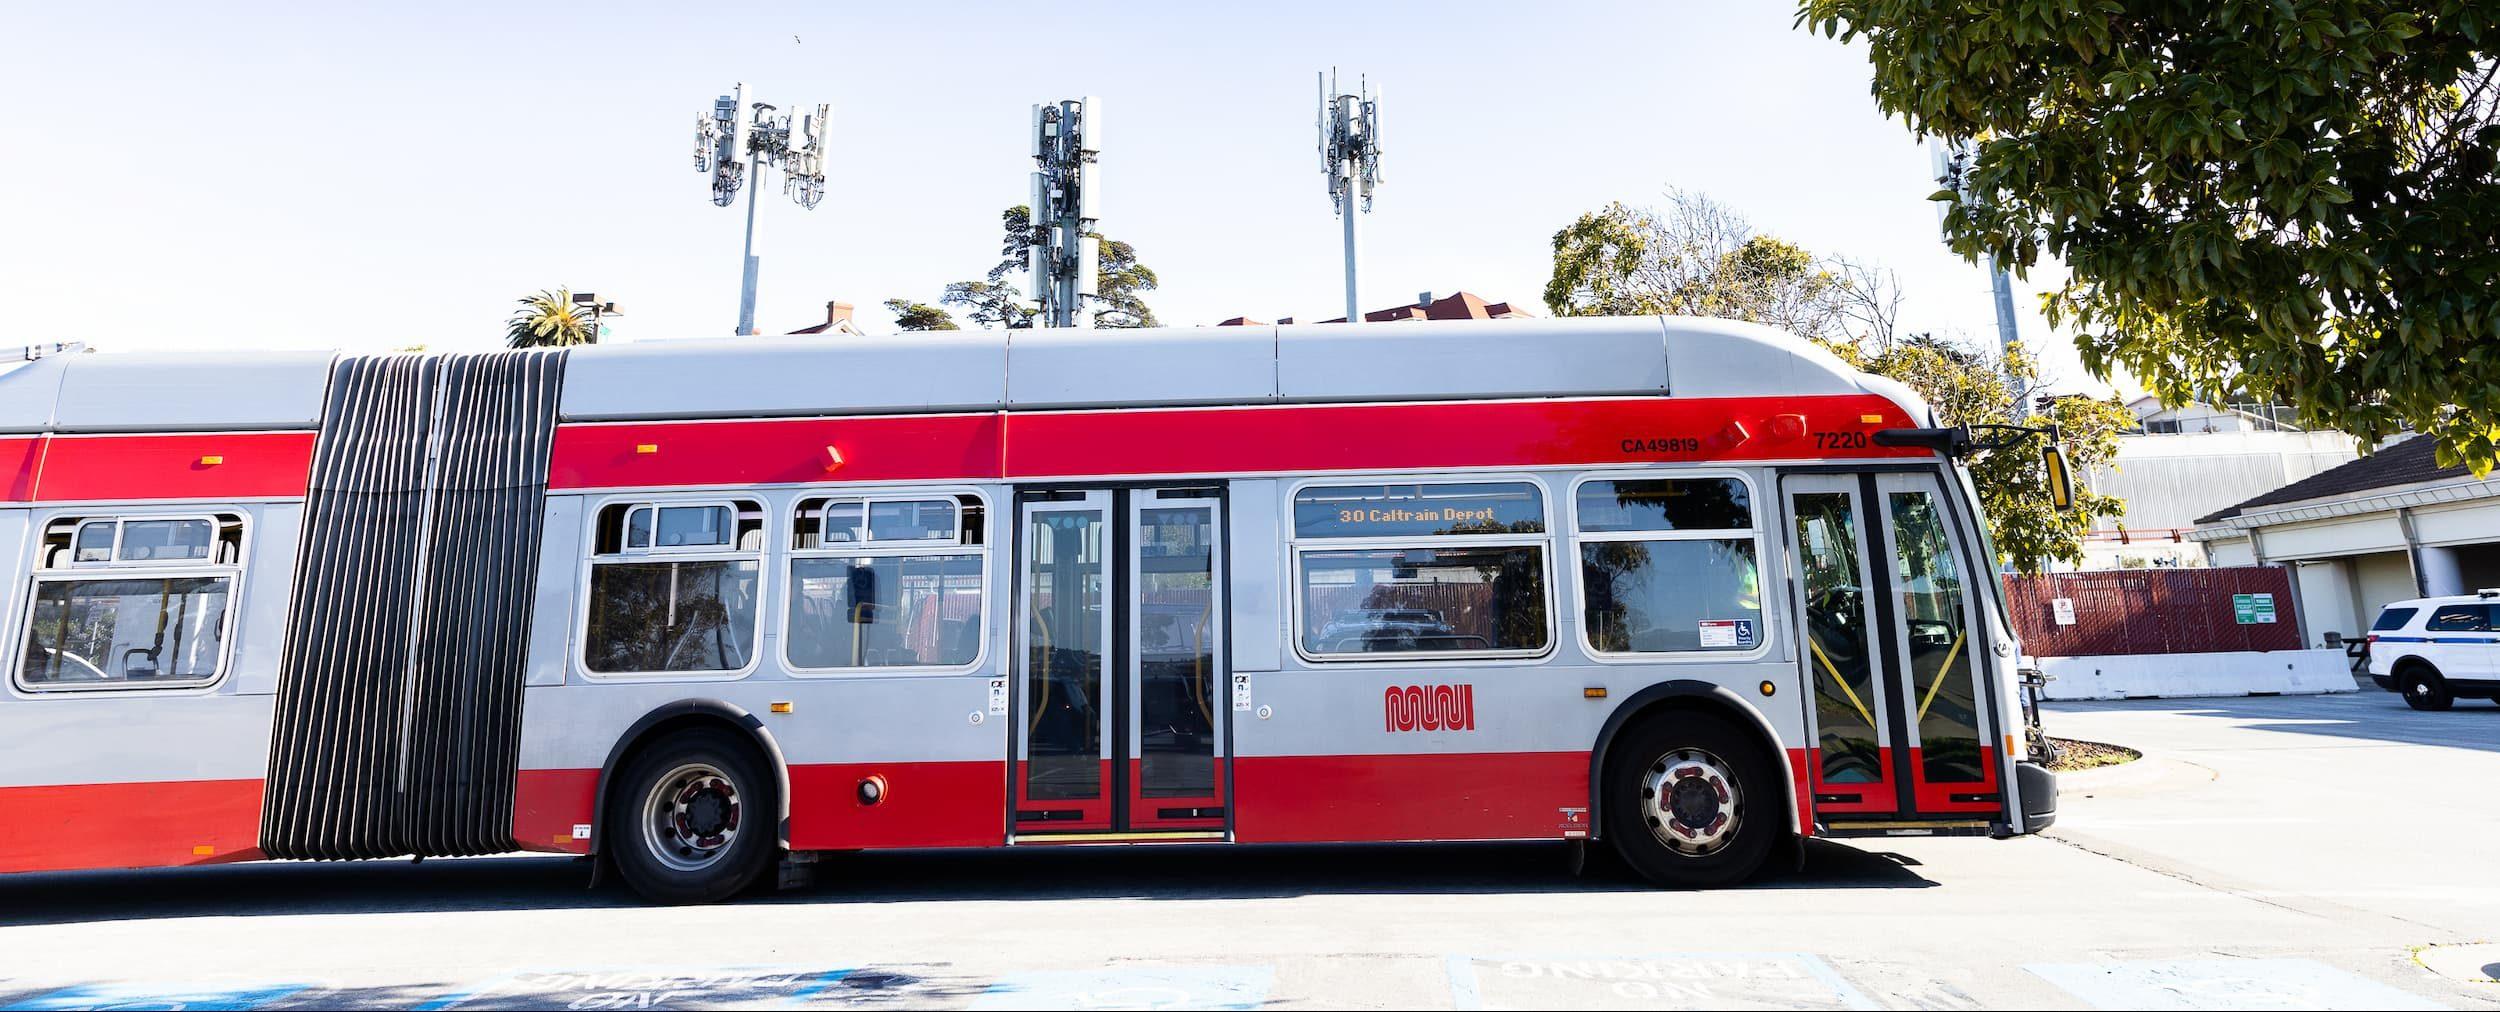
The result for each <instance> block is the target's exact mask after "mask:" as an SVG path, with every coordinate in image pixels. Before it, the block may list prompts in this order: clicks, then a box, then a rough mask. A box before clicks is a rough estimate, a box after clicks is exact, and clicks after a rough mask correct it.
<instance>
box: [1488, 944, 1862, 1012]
mask: <svg viewBox="0 0 2500 1012" xmlns="http://www.w3.org/2000/svg"><path fill="white" fill-rule="evenodd" d="M1479 962H1490V963H1514V964H1541V965H1546V966H1558V967H1562V968H1569V969H1586V970H1589V971H1590V972H1588V973H1587V974H1585V975H1583V974H1572V976H1577V977H1579V978H1580V979H1579V980H1576V981H1572V982H1571V983H1574V984H1576V983H1582V982H1586V981H1590V980H1607V981H1609V982H1612V983H1620V984H1629V985H1633V986H1635V987H1637V988H1640V989H1641V991H1642V993H1639V994H1633V995H1624V994H1621V993H1618V994H1616V995H1614V997H1618V998H1625V999H1627V1000H1633V999H1637V1000H1640V1001H1642V1002H1643V1003H1644V1004H1647V1005H1653V1006H1657V1007H1672V1006H1668V1005H1667V1004H1666V1002H1667V1001H1668V1000H1670V999H1673V998H1677V997H1686V998H1693V999H1695V1000H1698V1001H1702V1002H1703V1003H1704V1004H1705V1005H1706V1006H1708V1007H1718V1006H1722V1005H1726V1004H1733V1003H1732V1002H1730V1001H1729V1000H1728V998H1727V996H1725V995H1713V996H1711V997H1708V998H1701V997H1700V996H1698V995H1696V994H1691V993H1688V992H1692V991H1693V990H1694V985H1693V984H1692V983H1691V981H1692V980H1693V979H1694V978H1690V977H1682V976H1679V975H1676V974H1674V973H1672V972H1665V973H1663V974H1662V973H1661V971H1662V969H1663V968H1662V967H1660V966H1659V964H1668V965H1669V966H1674V965H1676V964H1683V965H1686V966H1693V967H1702V968H1709V967H1717V968H1725V967H1729V966H1741V965H1742V964H1746V963H1752V964H1756V965H1757V966H1763V965H1770V964H1782V963H1784V964H1788V965H1791V966H1794V967H1796V968H1797V969H1801V970H1804V971H1805V973H1806V975H1807V976H1808V977H1810V978H1812V979H1813V981H1814V982H1815V983H1816V984H1819V985H1821V986H1822V987H1823V988H1825V989H1827V990H1828V992H1829V993H1828V994H1827V995H1817V996H1813V997H1815V998H1816V999H1818V1000H1822V1001H1831V1002H1837V1003H1839V1004H1840V1005H1841V1006H1842V1007H1844V1008H1852V1009H1880V1008H1882V1007H1883V1006H1882V1005H1879V1004H1876V1002H1875V1001H1874V1000H1873V999H1871V998H1868V997H1867V996H1866V995H1865V994H1863V993H1860V992H1859V991H1858V989H1857V988H1856V987H1854V986H1852V985H1851V984H1850V983H1849V982H1848V981H1847V980H1845V979H1843V978H1842V977H1841V976H1840V974H1839V973H1837V972H1834V971H1833V970H1832V968H1831V966H1830V964H1827V963H1825V962H1823V960H1822V959H1821V958H1819V957H1816V956H1813V955H1809V954H1807V953H1802V952H1657V953H1642V954H1637V955H1590V954H1588V953H1569V954H1560V955H1557V954H1554V953H1531V954H1525V955H1520V954H1510V955H1489V956H1488V955H1466V954H1452V955H1450V956H1449V957H1447V958H1446V959H1445V960H1444V963H1445V965H1446V966H1447V967H1448V972H1449V977H1450V1004H1451V1006H1452V1007H1454V1008H1458V1009H1462V1010H1464V1009H1482V1008H1485V1007H1486V1005H1485V999H1484V985H1483V981H1482V980H1481V979H1480V978H1479V977H1478V976H1477V974H1476V964H1477V963H1479ZM1614 970H1620V971H1621V972H1620V973H1613V972H1611V971H1614ZM1550 979H1551V980H1553V981H1554V982H1555V983H1556V984H1558V985H1560V984H1562V983H1563V979H1564V975H1563V974H1559V973H1557V974H1554V975H1552V977H1551V978H1550ZM1566 986H1567V985H1566ZM1553 989H1556V988H1548V990H1553ZM1560 997H1561V996H1560V995H1556V996H1554V998H1549V999H1548V1000H1545V1001H1540V1002H1536V1003H1534V1006H1532V1007H1535V1006H1553V1005H1557V1004H1560V1003H1559V1002H1558V1001H1557V1000H1555V999H1558V998H1560ZM1797 997H1803V996H1797Z"/></svg>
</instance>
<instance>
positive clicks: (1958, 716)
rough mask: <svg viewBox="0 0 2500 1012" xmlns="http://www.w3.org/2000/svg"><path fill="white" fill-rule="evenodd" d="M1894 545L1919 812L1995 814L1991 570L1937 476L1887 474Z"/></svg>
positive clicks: (1887, 515)
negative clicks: (1986, 622) (1982, 606)
mask: <svg viewBox="0 0 2500 1012" xmlns="http://www.w3.org/2000/svg"><path fill="white" fill-rule="evenodd" d="M1878 484H1879V487H1880V488H1881V489H1882V494H1883V498H1884V511H1885V512H1884V520H1885V525H1884V526H1885V530H1886V535H1887V540H1888V541H1889V542H1890V543H1891V546H1892V550H1891V560H1890V561H1891V564H1892V570H1893V573H1894V578H1893V587H1894V595H1893V607H1892V609H1891V610H1892V612H1893V615H1894V619H1893V621H1894V623H1895V625H1894V631H1895V633H1896V634H1897V635H1898V637H1899V639H1900V642H1901V647H1900V650H1901V653H1900V656H1899V663H1900V666H1901V670H1902V672H1903V676H1902V679H1901V680H1902V682H1903V685H1902V689H1903V700H1902V704H1903V707H1904V712H1905V713H1907V714H1909V715H1910V720H1909V724H1910V729H1911V732H1912V737H1911V740H1910V742H1909V745H1910V772H1911V783H1912V787H1913V792H1912V793H1913V800H1914V801H1915V803H1916V805H1917V807H1918V810H1919V811H1921V812H1993V811H1995V810H1997V809H1998V808H2000V807H2002V801H2001V798H2000V796H1999V793H1998V787H1997V773H1996V767H1997V763H1996V758H1997V757H1996V750H1995V749H1994V748H1991V747H1990V746H1989V741H1990V737H1989V736H1990V734H1991V733H1992V729H1991V728H1990V727H1989V726H1988V722H1987V721H1986V720H1985V719H1984V718H1983V717H1982V714H1983V713H1984V712H1985V710H1984V708H1983V707H1982V706H1981V700H1982V699H1983V698H1984V697H1983V696H1982V694H1981V692H1980V684H1979V680H1978V672H1979V671H1981V670H1982V669H1983V668H1984V666H1983V665H1981V664H1980V663H1979V662H1978V660H1977V657H1976V655H1977V653H1978V651H1979V649H1980V647H1981V644H1980V639H1981V637H1980V636H1979V635H1977V634H1976V631H1975V630H1974V628H1973V625H1974V609H1975V607H1976V605H1977V602H1976V601H1975V600H1973V595H1974V594H1976V593H1984V592H1985V591H1984V589H1983V588H1981V587H1977V586H1974V585H1973V584H1972V583H1971V581H1972V579H1974V578H1977V579H1986V578H1988V576H1987V574H1986V572H1985V571H1984V570H1977V569H1976V568H1975V567H1972V566H1970V565H1968V564H1967V560H1965V559H1964V558H1963V555H1964V553H1963V552H1962V551H1961V544H1962V542H1961V541H1960V539H1958V538H1956V537H1955V536H1954V535H1955V532H1954V529H1953V527H1952V526H1951V523H1952V521H1951V518H1950V517H1949V516H1947V515H1946V512H1945V509H1944V503H1943V500H1942V497H1941V494H1940V492H1939V491H1938V489H1937V486H1936V481H1935V478H1934V477H1933V476H1930V475H1923V474H1887V475H1882V476H1880V478H1879V480H1878Z"/></svg>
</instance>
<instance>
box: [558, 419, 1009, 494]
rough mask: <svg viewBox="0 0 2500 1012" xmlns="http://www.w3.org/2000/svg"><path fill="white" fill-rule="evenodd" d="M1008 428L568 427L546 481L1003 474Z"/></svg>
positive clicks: (976, 424) (654, 482) (873, 422)
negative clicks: (1000, 455) (1003, 443)
mask: <svg viewBox="0 0 2500 1012" xmlns="http://www.w3.org/2000/svg"><path fill="white" fill-rule="evenodd" d="M1000 432H1001V425H1000V422H999V416H998V415H995V414H980V415H918V416H910V417H895V418H804V419H779V420H768V421H740V422H635V423H602V424H596V425H565V426H560V427H558V428H557V429H556V439H555V451H554V454H553V460H552V461H551V462H550V466H549V469H548V478H547V484H548V486H549V487H551V488H558V489H568V488H645V487H659V486H668V485H764V484H781V483H791V482H819V481H908V480H918V479H936V478H995V477H997V476H998V452H999V445H1000V444H999V434H1000ZM836 453H839V455H840V456H839V458H838V459H837V457H836V456H835V454H836Z"/></svg>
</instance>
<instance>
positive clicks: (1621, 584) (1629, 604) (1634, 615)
mask: <svg viewBox="0 0 2500 1012" xmlns="http://www.w3.org/2000/svg"><path fill="white" fill-rule="evenodd" d="M1572 520H1573V535H1574V537H1575V538H1576V539H1577V541H1578V544H1579V549H1580V560H1579V561H1580V589H1581V599H1580V619H1581V632H1582V634H1583V635H1584V637H1585V640H1584V642H1585V643H1586V644H1587V646H1588V649H1589V650H1590V651H1591V652H1593V653H1598V654H1657V653H1685V652H1701V651H1707V652H1719V651H1729V652H1738V653H1742V652H1748V651H1751V650H1754V649H1755V648H1757V647H1759V646H1761V645H1762V643H1763V639H1764V637H1763V629H1762V579H1761V573H1760V571H1759V569H1758V560H1759V559H1760V556H1761V531H1760V528H1759V527H1758V526H1757V525H1756V522H1755V519H1754V510H1753V496H1752V492H1751V490H1750V489H1748V488H1747V487H1746V485H1745V482H1744V481H1743V480H1742V479H1738V478H1729V477H1696V478H1639V479H1634V478H1616V479H1599V480H1590V481H1584V482H1582V483H1580V486H1579V488H1578V490H1577V491H1576V492H1575V493H1574V494H1573V496H1572Z"/></svg>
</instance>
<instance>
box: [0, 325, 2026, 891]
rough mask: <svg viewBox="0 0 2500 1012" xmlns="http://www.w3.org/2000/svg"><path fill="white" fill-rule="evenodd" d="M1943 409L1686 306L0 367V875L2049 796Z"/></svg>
mask: <svg viewBox="0 0 2500 1012" xmlns="http://www.w3.org/2000/svg"><path fill="white" fill-rule="evenodd" d="M1949 436H1950V434H1949V433H1945V432H1943V431H1941V430H1937V429H1936V428H1934V423H1933V419H1932V418H1931V417H1930V415H1929V411H1928V409H1927V408H1926V406H1925V405H1923V404H1922V403H1920V402H1919V401H1918V399H1917V398H1915V397H1914V396H1912V395H1911V394H1910V393H1909V392H1908V391H1907V390H1905V389H1904V388H1902V387H1901V386H1899V385H1897V384H1894V383H1891V382H1889V381H1886V380H1883V379H1880V378H1877V377H1872V376H1868V375H1864V374H1861V373H1858V372H1855V371H1853V370H1851V369H1850V368H1848V367H1847V366H1845V365H1844V364H1842V363H1841V362H1840V361H1838V360H1837V359H1835V358H1834V357H1832V356H1831V355H1829V354H1826V353H1824V352H1823V351H1821V350H1819V349H1817V348H1815V347H1813V346H1811V345H1810V344H1807V343H1805V342H1802V341H1799V340H1797V339H1795V338H1792V337H1789V336H1787V335H1783V334H1780V333H1777V332H1774V331H1771V330H1767V329H1764V328H1760V327H1754V326H1749V325H1743V324H1735V323H1727V322H1721V321H1707V320H1691V319H1678V318H1665V319H1660V318H1624V319H1573V320H1503V321H1464V322H1451V323H1394V324H1377V325H1374V324H1358V325H1352V326H1348V325H1324V326H1295V325H1285V326H1259V327H1226V328H1201V329H1187V330H1144V331H1080V330H1022V331H1012V332H966V333H945V334H936V333H930V334H909V335H903V336H897V337H888V338H842V339H825V338H818V337H809V338H740V339H729V340H705V341H674V342H655V343H642V344H631V345H621V346H608V347H587V348H579V349H573V350H570V351H553V352H511V353H496V354H481V355H385V356H362V355H345V356H342V355H334V354H328V353H323V354H286V353H269V354H215V355H153V354H150V355H138V354H132V355H107V354H82V355H61V356H54V357H48V358H42V359H39V360H36V361H32V362H30V363H28V364H25V365H23V366H20V367H18V368H16V369H15V370H13V371H10V372H7V373H5V374H0V573H5V574H9V579H10V580H11V581H12V587H13V588H14V589H13V591H12V592H11V593H9V594H7V595H5V597H4V598H0V625H5V628H6V633H5V638H0V665H5V667H6V669H7V670H8V672H9V681H8V686H7V689H6V692H5V693H4V694H0V742H6V743H7V747H6V749H5V751H4V752H0V811H6V812H8V813H9V815H8V817H7V818H6V819H0V872H24V871H41V870H51V869H71V868H99V867H139V866H157V865H178V864H199V863H213V862H226V861H243V860H254V859H260V858H293V859H341V858H383V857H393V856H404V855H418V856H434V855H464V854H485V853H497V852H508V851H513V850H535V851H551V852H564V853H574V854H596V855H598V856H599V858H600V860H601V861H603V862H606V863H607V864H608V865H610V866H612V867H613V868H614V869H615V870H616V871H617V872H619V873H620V874H621V875H622V877H623V878H624V879H625V880H626V881H627V882H629V883H630V884H631V885H632V886H633V887H634V888H636V889H637V890H639V891H641V892H642V893H643V894H645V895H646V896H649V897H651V898H653V899H656V900H662V901H705V900H715V899H719V898H723V897H726V896H729V895H731V894H733V893H735V892H736V891H738V890H739V889H741V888H743V887H745V886H747V885H748V884H749V883H751V882H754V881H757V880H758V879H759V878H760V877H762V876H764V875H765V874H766V873H767V872H769V871H770V870H771V869H773V868H774V867H775V862H777V861H787V862H804V861H805V860H807V859H808V858H810V857H812V856H813V855H814V854H817V853H821V852H826V851H847V850H857V849H864V848H952V847H1001V846H1035V845H1052V844H1097V843H1109V842H1123V843H1140V844H1144V843H1166V842H1195V843H1240V844H1248V843H1278V842H1298V843H1318V842H1350V841H1437V840H1589V841H1603V842H1604V843H1607V844H1610V845H1612V846H1614V847H1615V848H1617V849H1618V850H1619V851H1620V852H1621V853H1622V854H1623V856H1624V857H1625V858H1626V859H1627V861H1628V862H1629V863H1630V864H1631V865H1632V866H1633V867H1634V868H1635V869H1637V870H1638V871H1639V872H1641V873H1642V874H1643V875H1645V876H1647V877H1649V878H1650V879H1653V880H1655V881H1657V882H1660V883H1665V884H1675V885H1710V884H1721V883H1728V882H1733V881H1737V880H1739V879H1742V878H1744V877H1745V876H1747V875H1749V874H1750V873H1752V872H1753V871H1754V870H1755V869H1756V868H1758V867H1759V866H1760V865H1762V863H1763V862H1764V861H1765V860H1766V858H1767V857H1769V856H1770V855H1772V854H1773V853H1774V852H1793V848H1794V844H1795V841H1796V840H1798V839H1800V838H1802V837H1805V836H1809V835H1824V836H1839V837H1846V836H1855V835H1878V834H1880V835H1898V834H1903V833H1933V834H1970V835H1994V836H2009V835H2014V834H2020V833H2027V832H2032V831H2036V830H2038V829H2039V828H2041V827H2043V826H2045V825H2046V824H2047V823H2048V821H2049V820H2050V819H2051V818H2053V817H2054V813H2055V800H2056V790H2055V785H2054V781H2053V780H2052V779H2051V777H2050V776H2049V774H2048V773H2047V771H2046V770H2044V769H2043V768H2041V767H2040V766H2038V765H2035V764H2033V763H2030V762H2028V761H2025V753H2024V751H2023V749H2022V747H2021V743H2022V738H2021V735H2022V734H2023V733H2024V725H2023V720H2024V718H2023V716H2022V709H2021V707H2020V704H2019V701H2018V699H2017V691H2016V689H2017V686H2016V678H2015V670H2014V659H2015V655H2016V648H2017V645H2016V643H2015V640H2014V635H2013V633H2012V631H2011V628H2010V626H2009V624H2008V623H2007V621H2006V617H2005V605H2004V601H2003V596H2002V591H2001V588H2000V585H1999V582H1998V580H1997V579H1996V577H1995V575H1994V570H1995V567H1994V566H1993V565H1992V563H1991V560H1992V559H1993V558H1994V552H1993V551H1992V549H1991V548H1990V546H1989V543H1988V539H1987V533H1986V531H1985V530H1984V528H1983V527H1982V526H1981V524H1980V522H1979V516H1978V512H1977V509H1976V504H1975V499H1974V496H1973V492H1972V489H1971V487H1970V481H1969V477H1968V475H1967V473H1966V471H1965V470H1964V469H1963V468H1962V467H1961V466H1960V464H1959V463H1958V462H1957V460H1956V459H1955V458H1954V456H1953V453H1954V452H1955V451H1956V444H1955V443H1954V441H1953V440H1952V439H1950V438H1949Z"/></svg>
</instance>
